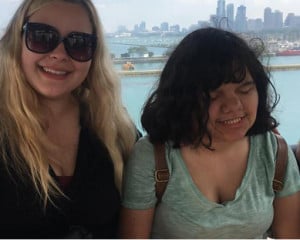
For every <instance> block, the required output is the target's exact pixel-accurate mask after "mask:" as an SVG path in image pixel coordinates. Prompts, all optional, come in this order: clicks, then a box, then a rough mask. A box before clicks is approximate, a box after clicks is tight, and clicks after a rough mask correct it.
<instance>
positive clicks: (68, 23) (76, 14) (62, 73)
mask: <svg viewBox="0 0 300 240" xmlns="http://www.w3.org/2000/svg"><path fill="white" fill-rule="evenodd" d="M28 22H29V23H42V24H47V25H50V26H52V27H54V28H55V29H56V30H57V31H58V32H59V34H60V35H61V36H62V37H66V36H67V35H68V34H69V33H70V32H81V33H88V34H91V33H92V25H91V23H90V21H89V17H88V14H87V12H86V10H85V9H84V8H83V7H82V6H81V5H78V4H72V3H67V2H55V3H50V4H48V5H45V6H44V7H42V8H41V9H39V10H38V11H37V12H35V13H34V14H33V15H32V16H30V18H29V21H28ZM90 65H91V60H88V61H85V62H80V61H76V60H74V59H72V58H71V57H70V56H69V55H68V53H67V52H66V49H65V47H64V43H63V42H60V43H59V45H58V46H57V47H56V48H55V49H54V50H52V51H50V52H48V53H42V54H41V53H35V52H33V51H30V50H29V49H28V48H27V46H26V43H25V34H23V43H22V68H23V71H24V73H25V77H26V79H27V81H28V82H29V84H30V85H31V86H32V87H33V88H34V89H35V90H36V91H37V93H38V94H39V95H40V96H41V97H42V98H45V99H48V100H50V99H52V100H58V99H68V98H70V97H71V96H72V95H71V92H72V91H73V90H74V89H76V88H77V87H79V86H80V85H81V83H82V82H83V81H84V80H85V78H86V76H87V74H88V71H89V69H90Z"/></svg>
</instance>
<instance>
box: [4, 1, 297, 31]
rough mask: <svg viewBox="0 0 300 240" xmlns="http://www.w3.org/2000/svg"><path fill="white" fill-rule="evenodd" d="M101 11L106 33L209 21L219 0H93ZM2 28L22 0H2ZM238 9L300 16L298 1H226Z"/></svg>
mask: <svg viewBox="0 0 300 240" xmlns="http://www.w3.org/2000/svg"><path fill="white" fill-rule="evenodd" d="M92 1H93V2H94V3H95V5H96V7H97V9H98V12H99V15H100V18H101V20H102V23H103V25H104V29H105V31H106V32H113V31H116V30H117V27H118V26H119V25H125V26H126V27H127V28H128V29H130V30H131V29H133V26H134V24H139V23H140V22H141V21H145V22H146V28H147V29H151V28H152V26H155V25H156V26H160V24H161V23H162V22H168V23H169V24H171V25H173V24H179V25H180V27H181V28H182V27H189V26H190V25H191V24H196V23H197V22H198V21H199V20H208V19H209V16H210V15H211V14H215V12H216V7H217V0H152V1H146V0H92ZM0 2H1V9H0V25H1V26H0V27H1V28H3V27H5V26H6V25H7V23H8V21H9V19H10V18H11V16H12V14H13V13H14V11H15V10H16V8H17V7H18V5H19V4H20V3H21V0H0ZM228 3H233V4H234V8H235V13H236V8H237V7H238V6H240V5H245V6H246V7H247V17H248V18H252V19H253V18H262V19H263V12H264V9H265V8H266V7H271V8H272V10H273V11H274V10H279V11H282V12H283V20H284V19H285V17H286V15H287V14H288V13H290V12H293V13H295V14H296V15H300V1H299V0H226V4H228Z"/></svg>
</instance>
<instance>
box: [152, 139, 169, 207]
mask: <svg viewBox="0 0 300 240" xmlns="http://www.w3.org/2000/svg"><path fill="white" fill-rule="evenodd" d="M154 156H155V182H156V183H155V190H156V197H157V204H158V203H159V202H160V201H161V198H162V195H163V194H164V191H165V189H166V186H167V183H168V181H169V176H170V173H169V169H168V165H167V161H166V156H165V144H162V143H156V144H154Z"/></svg>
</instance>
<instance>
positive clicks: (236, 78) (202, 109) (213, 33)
mask: <svg viewBox="0 0 300 240" xmlns="http://www.w3.org/2000/svg"><path fill="white" fill-rule="evenodd" d="M262 47H263V43H262V41H260V45H257V44H256V45H255V48H253V47H250V44H247V43H246V41H245V40H243V39H242V38H240V37H238V36H237V35H236V34H234V33H232V32H229V31H225V30H222V29H217V28H202V29H198V30H195V31H194V32H192V33H190V34H188V35H187V36H186V37H185V38H184V39H183V40H182V41H181V42H180V43H179V44H178V46H177V47H176V48H175V50H174V51H173V52H172V54H171V56H170V57H169V59H168V61H167V63H166V65H165V67H164V69H163V71H162V73H161V76H160V79H159V81H158V83H157V84H158V85H157V86H156V87H155V88H154V89H153V92H152V93H151V95H150V97H149V98H148V100H147V101H146V103H145V105H144V108H143V111H142V117H141V122H142V126H143V128H144V129H145V131H146V132H147V134H148V135H149V137H150V141H151V142H152V143H160V142H161V143H162V142H165V141H172V142H173V144H174V147H176V148H178V147H179V146H180V144H191V145H193V146H198V145H200V144H203V145H204V146H206V147H208V148H209V147H210V146H211V135H210V133H209V131H208V129H207V122H208V118H209V116H208V108H209V105H210V96H209V93H210V92H211V91H213V90H215V89H217V88H218V87H220V86H221V85H222V84H224V83H239V82H241V81H242V80H243V79H244V77H245V75H246V71H247V70H248V71H249V73H250V74H251V76H252V78H253V80H254V82H255V85H256V88H257V92H258V98H259V103H258V109H257V117H256V121H255V123H254V125H253V126H252V127H251V128H250V129H249V131H248V132H247V135H249V136H250V135H255V134H260V133H265V132H266V131H269V130H271V129H273V128H275V127H277V126H278V123H277V121H276V119H275V118H273V117H272V116H271V112H272V111H273V109H274V108H275V106H276V105H277V103H278V101H279V97H278V95H277V93H276V90H275V88H274V86H273V84H272V83H271V81H270V74H269V72H268V71H267V69H265V67H264V66H263V65H262V63H261V62H260V61H259V59H258V58H259V55H260V54H261V52H262ZM257 50H260V52H259V53H258V51H257ZM195 126H196V127H195ZM204 136H208V137H209V140H210V142H209V144H208V145H207V144H204V143H203V137H204Z"/></svg>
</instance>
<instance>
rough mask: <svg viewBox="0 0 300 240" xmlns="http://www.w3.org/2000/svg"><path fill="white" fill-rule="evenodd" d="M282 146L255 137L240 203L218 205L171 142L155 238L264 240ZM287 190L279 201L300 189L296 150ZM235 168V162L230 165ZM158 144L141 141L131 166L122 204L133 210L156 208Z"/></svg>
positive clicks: (127, 169) (237, 198) (269, 138)
mask: <svg viewBox="0 0 300 240" xmlns="http://www.w3.org/2000/svg"><path fill="white" fill-rule="evenodd" d="M276 151H277V143H276V138H275V136H274V135H273V134H272V133H266V134H263V135H257V136H252V137H250V152H249V156H248V164H247V169H246V172H245V175H244V177H243V180H242V182H241V185H240V186H239V188H238V189H237V192H236V195H235V199H234V200H232V201H228V202H224V203H222V204H218V203H215V202H212V201H210V200H208V199H207V198H206V197H205V196H204V195H203V194H202V193H201V192H200V191H199V189H198V188H197V186H196V185H195V184H194V182H193V180H192V177H191V176H190V174H189V171H188V170H187V167H186V165H185V163H184V161H183V159H182V156H181V153H180V150H179V149H174V148H172V147H171V144H166V159H167V163H168V167H169V170H170V174H171V176H170V179H169V182H168V185H167V188H166V190H165V192H164V195H163V197H162V202H161V203H160V204H159V205H158V207H157V209H156V211H155V217H154V223H153V228H152V233H151V237H152V238H263V237H264V236H265V233H266V231H267V230H268V229H269V227H270V225H271V223H272V219H273V205H272V203H273V200H274V197H275V194H274V191H273V188H272V180H273V177H274V169H275V165H274V161H275V159H276ZM288 155H289V160H288V164H287V172H286V177H285V184H284V189H283V190H282V191H281V192H280V193H279V194H277V196H278V197H284V196H288V195H291V194H293V193H295V192H297V191H300V175H299V171H298V166H297V163H296V160H295V158H294V155H293V153H292V151H291V150H290V149H289V152H288ZM228 164H230V163H228ZM154 171H155V162H154V153H153V146H152V144H151V143H150V142H149V140H148V138H147V137H144V138H141V139H140V140H139V141H138V142H137V144H136V146H135V149H134V151H133V153H132V155H131V157H130V159H129V161H128V162H127V164H126V166H125V177H124V191H123V196H122V198H123V201H122V204H123V206H124V207H126V208H130V209H149V208H153V207H155V204H156V196H155V179H154Z"/></svg>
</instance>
